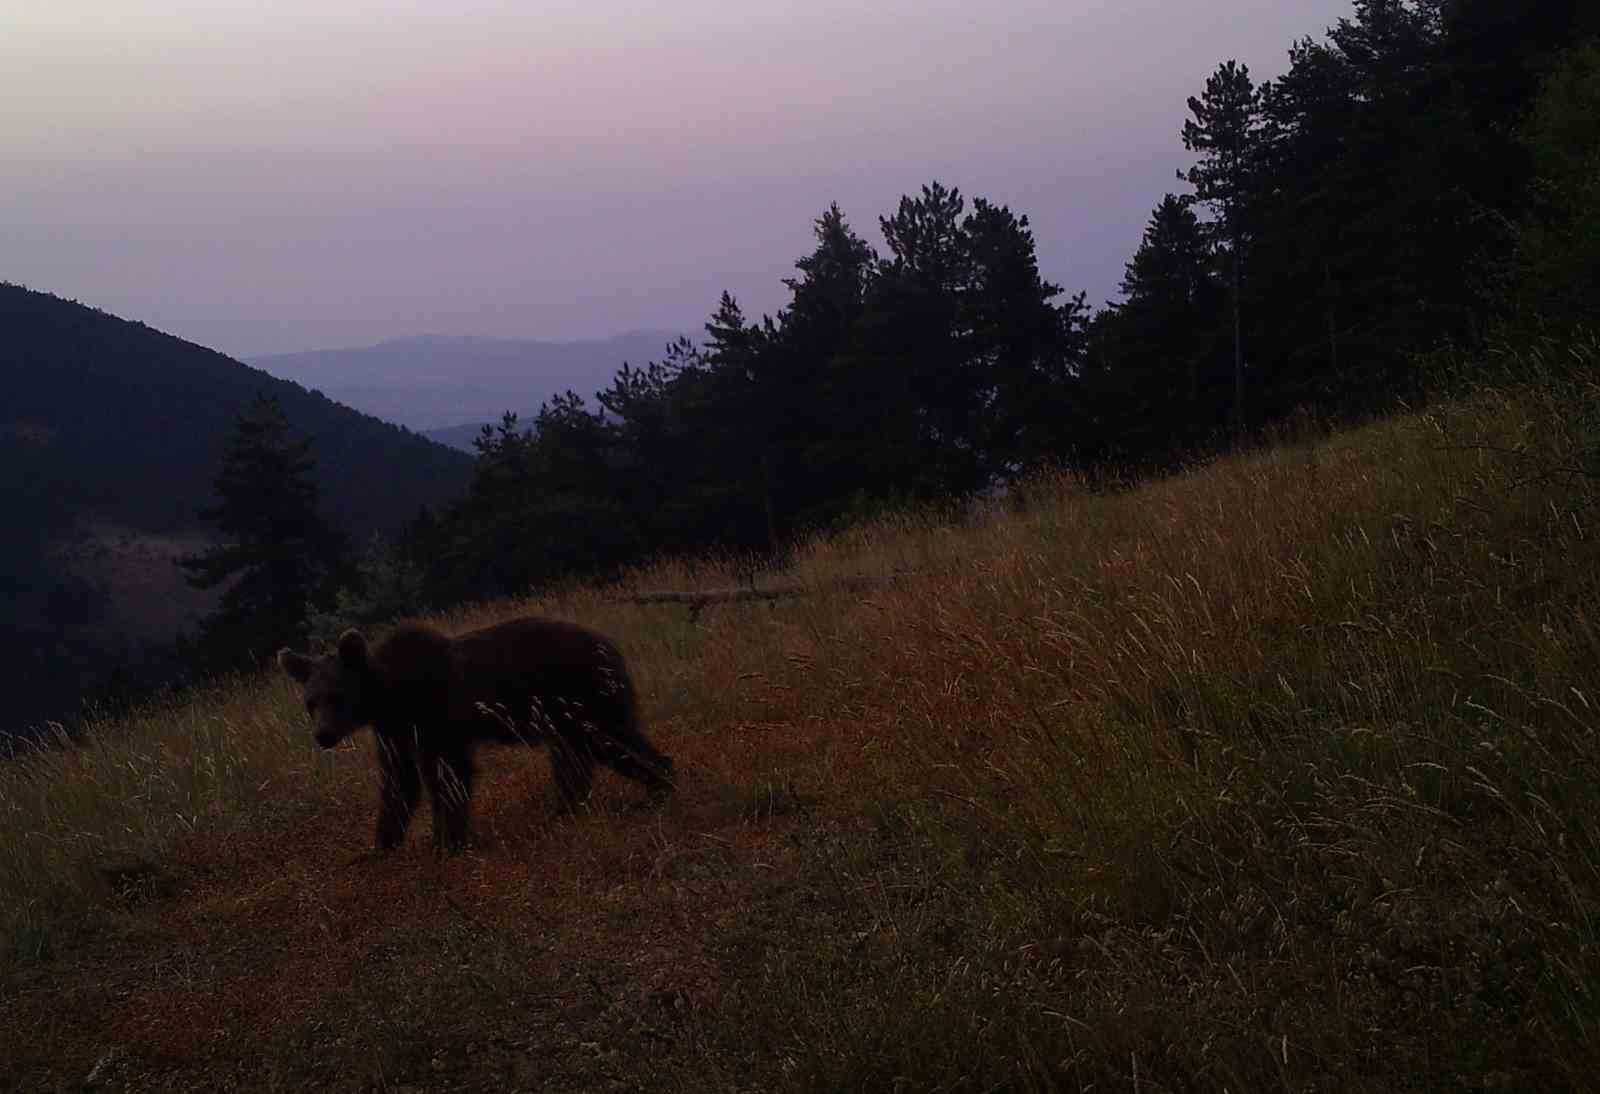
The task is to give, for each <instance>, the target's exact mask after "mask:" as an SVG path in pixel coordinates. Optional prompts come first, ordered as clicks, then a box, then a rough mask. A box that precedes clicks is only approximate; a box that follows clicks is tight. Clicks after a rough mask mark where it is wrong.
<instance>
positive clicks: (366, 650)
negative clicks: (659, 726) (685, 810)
mask: <svg viewBox="0 0 1600 1094" xmlns="http://www.w3.org/2000/svg"><path fill="white" fill-rule="evenodd" d="M278 664H279V665H280V666H282V668H283V671H284V672H286V673H288V674H289V675H290V676H292V677H293V678H294V679H295V680H297V681H299V682H300V684H301V685H302V686H303V691H304V693H305V702H306V713H307V714H309V715H310V716H311V722H312V735H313V737H314V738H315V740H316V742H317V744H319V745H321V746H322V747H323V748H332V747H333V746H334V745H336V744H338V743H339V742H340V741H342V740H344V739H345V738H346V737H348V736H350V734H352V733H354V732H355V731H356V730H358V729H360V728H362V727H363V726H371V727H372V730H373V735H374V736H375V737H376V738H377V746H378V748H377V752H378V775H379V787H380V795H381V805H380V807H379V810H378V836H377V846H378V849H379V850H380V851H387V850H389V849H391V848H393V847H395V846H397V845H398V844H399V843H400V842H401V840H403V839H404V838H405V834H406V827H407V825H408V824H410V822H411V814H412V813H413V812H415V811H416V808H417V801H418V799H419V798H420V796H421V792H422V787H424V786H426V787H427V788H428V800H429V802H430V803H431V804H432V807H433V830H434V846H435V847H436V849H438V850H439V851H453V850H456V849H458V848H460V847H461V846H462V844H463V843H464V842H465V841H466V839H467V825H468V812H469V806H470V803H471V798H472V777H473V752H474V750H475V749H476V748H477V746H478V745H479V744H480V743H482V742H501V743H517V742H520V743H524V744H541V743H548V744H549V745H550V766H551V769H552V771H554V773H555V780H556V787H557V789H558V790H559V791H560V792H561V799H562V802H563V803H564V805H565V806H566V808H567V809H568V810H576V809H577V808H579V807H580V806H582V805H583V804H584V803H585V802H586V801H587V800H588V797H589V788H590V786H591V785H592V783H593V780H594V765H595V764H596V763H601V764H604V765H605V766H607V767H609V768H611V769H612V770H613V771H616V772H619V773H620V774H623V775H626V776H628V777H629V778H631V779H636V780H638V781H639V782H641V783H643V784H644V785H645V786H647V787H649V789H650V792H651V795H652V796H653V797H662V796H665V795H666V794H667V793H669V792H670V791H671V790H672V783H673V767H672V759H671V757H669V756H663V755H662V754H661V753H659V752H657V751H656V750H655V749H654V748H653V747H652V746H651V745H650V743H649V742H648V741H646V740H645V738H644V735H643V733H641V732H640V729H639V713H638V699H637V697H636V695H635V693H634V687H633V681H632V680H631V679H629V677H628V669H627V666H626V665H625V664H624V663H623V659H622V654H621V653H620V652H618V650H617V648H616V647H615V646H614V645H612V644H611V643H610V642H609V641H608V640H607V639H605V638H604V637H602V636H601V635H598V634H596V633H595V632H593V631H591V630H587V629H585V628H583V627H580V626H577V625H576V624H573V623H562V622H558V621H556V620H553V619H535V618H525V619H514V620H511V621H510V622H507V623H500V624H497V625H496V626H493V627H485V628H483V629H482V630H476V631H470V632H468V633H467V634H463V635H461V636H459V637H457V638H446V637H445V636H444V635H442V634H440V633H439V632H438V631H435V630H432V629H430V628H428V627H423V626H419V625H415V624H410V625H406V626H403V627H400V628H398V629H397V630H395V631H394V632H393V633H392V634H390V635H389V636H388V637H387V638H384V639H383V640H382V641H380V642H377V643H375V644H374V645H372V646H368V645H367V640H366V639H365V638H363V637H362V635H361V632H359V631H355V630H349V631H346V632H345V633H344V634H343V635H342V636H341V637H340V638H339V645H338V648H337V650H336V651H335V652H334V653H331V654H328V655H327V656H326V657H319V658H312V657H304V656H302V655H300V654H298V653H295V652H293V651H292V650H288V649H284V650H280V651H279V653H278Z"/></svg>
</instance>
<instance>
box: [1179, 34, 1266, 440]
mask: <svg viewBox="0 0 1600 1094" xmlns="http://www.w3.org/2000/svg"><path fill="white" fill-rule="evenodd" d="M1189 112H1190V113H1191V114H1193V115H1194V117H1193V119H1191V120H1190V121H1187V122H1185V123H1184V125H1183V146H1184V147H1185V148H1187V149H1188V150H1189V151H1191V152H1197V153H1199V155H1200V161H1199V162H1198V163H1196V164H1195V165H1194V166H1193V167H1191V168H1190V169H1189V171H1188V173H1187V174H1182V175H1180V177H1182V178H1185V179H1187V180H1188V182H1189V184H1190V185H1191V186H1193V187H1194V189H1195V196H1196V197H1197V198H1198V199H1199V200H1200V201H1201V202H1203V203H1205V204H1207V205H1209V206H1211V209H1212V212H1213V214H1214V215H1215V217H1216V219H1215V220H1214V221H1213V222H1212V228H1213V232H1214V239H1215V241H1216V243H1217V244H1218V245H1219V248H1218V249H1219V250H1222V251H1225V252H1226V253H1227V256H1228V279H1229V283H1230V287H1231V289H1232V293H1233V429H1234V436H1235V438H1237V437H1239V436H1240V435H1241V434H1242V433H1243V432H1244V424H1245V412H1244V373H1245V357H1244V325H1243V321H1242V319H1241V311H1242V303H1241V299H1240V298H1241V295H1242V293H1243V284H1244V274H1243V268H1244V258H1245V249H1246V246H1247V244H1248V242H1249V232H1248V229H1247V216H1246V214H1247V210H1248V202H1249V198H1250V193H1251V187H1252V185H1253V183H1254V181H1255V178H1256V175H1257V173H1258V169H1259V166H1260V165H1259V162H1258V156H1259V153H1260V151H1261V147H1262V142H1261V96H1260V94H1259V93H1258V92H1257V91H1256V86H1255V84H1254V82H1252V81H1251V79H1250V69H1249V68H1248V66H1245V65H1241V64H1239V63H1238V62H1236V61H1227V62H1225V63H1224V64H1222V65H1220V66H1219V67H1218V68H1217V71H1216V72H1215V73H1213V74H1212V75H1211V76H1210V77H1209V78H1208V79H1207V80H1206V90H1205V93H1204V94H1203V95H1201V96H1200V97H1199V98H1198V99H1196V98H1190V99H1189Z"/></svg>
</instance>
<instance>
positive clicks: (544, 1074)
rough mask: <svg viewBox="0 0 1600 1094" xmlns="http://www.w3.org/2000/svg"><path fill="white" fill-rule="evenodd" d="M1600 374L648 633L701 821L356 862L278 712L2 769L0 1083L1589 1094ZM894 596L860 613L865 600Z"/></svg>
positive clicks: (323, 778) (702, 569)
mask: <svg viewBox="0 0 1600 1094" xmlns="http://www.w3.org/2000/svg"><path fill="white" fill-rule="evenodd" d="M1597 363H1600V360H1597V351H1596V349H1595V347H1593V346H1589V347H1580V348H1579V349H1577V350H1571V351H1569V350H1562V351H1561V352H1560V353H1559V354H1557V353H1554V352H1552V353H1550V354H1549V355H1548V356H1547V358H1546V359H1545V360H1544V361H1543V363H1542V364H1543V370H1542V371H1543V372H1544V375H1543V376H1542V377H1541V378H1539V379H1538V380H1537V381H1528V380H1527V379H1526V376H1527V375H1528V374H1529V373H1530V371H1531V370H1533V369H1534V367H1535V366H1538V365H1539V364H1540V362H1538V361H1537V360H1530V359H1529V358H1528V357H1524V358H1519V359H1518V360H1517V361H1515V362H1512V363H1510V364H1509V365H1508V367H1507V369H1506V372H1507V373H1508V374H1510V375H1521V376H1522V377H1523V379H1520V380H1517V381H1515V382H1513V381H1509V380H1508V381H1503V382H1497V383H1496V384H1495V385H1493V386H1479V387H1471V388H1468V389H1466V390H1463V391H1462V392H1461V393H1460V394H1459V396H1458V397H1456V398H1454V399H1453V400H1451V401H1449V402H1444V403H1440V404H1438V405H1436V406H1433V407H1431V408H1429V409H1426V410H1422V411H1417V412H1413V413H1409V414H1405V415H1402V416H1399V417H1396V418H1393V419H1390V420H1387V421H1383V422H1379V423H1375V424H1372V425H1370V426H1367V427H1365V428H1362V429H1359V430H1354V431H1350V432H1344V433H1339V434H1336V435H1332V436H1322V435H1318V434H1316V433H1314V432H1313V431H1310V430H1308V431H1307V432H1306V433H1305V434H1304V435H1299V436H1293V437H1285V438H1283V440H1282V442H1281V443H1279V444H1278V445H1276V446H1275V447H1272V448H1270V449H1266V450H1262V451H1258V452H1254V453H1250V454H1246V455H1241V456H1238V457H1233V458H1229V459H1223V460H1218V461H1216V462H1213V463H1209V464H1207V465H1205V466H1198V467H1194V468H1192V469H1190V470H1189V471H1187V472H1185V473H1183V474H1180V475H1178V476H1176V477H1173V478H1171V479H1168V480H1164V481H1161V482H1158V483H1154V484H1150V485H1145V486H1141V487H1138V488H1130V489H1128V490H1126V491H1122V492H1117V491H1110V492H1106V491H1096V492H1090V491H1086V490H1084V489H1082V488H1080V487H1079V486H1078V485H1077V484H1076V483H1075V482H1074V481H1073V480H1072V479H1070V478H1064V477H1063V478H1046V479H1040V480H1036V481H1034V482H1032V483H1030V484H1028V486H1027V487H1026V489H1025V490H1024V491H1023V492H1021V493H1020V494H1018V495H1016V496H1014V497H1013V498H1011V499H1009V500H1008V501H1007V502H1006V503H1004V504H1002V505H999V506H997V507H996V511H995V512H994V513H992V514H990V515H989V516H987V517H986V518H985V519H981V520H980V519H969V520H967V521H966V522H964V523H960V524H950V523H944V522H939V521H935V520H932V519H921V518H915V517H903V518H893V519H885V520H881V521H878V522H876V523H873V524H870V525H867V526H864V527H860V528H857V529H854V530H851V531H847V532H844V533H841V534H838V535H835V536H833V537H831V538H828V539H824V540H818V541H816V542H813V543H812V544H810V545H809V546H808V547H806V548H805V549H803V550H802V551H801V552H799V554H798V555H797V557H796V558H795V559H794V561H793V564H792V567H791V569H790V572H788V573H786V574H784V575H783V580H785V581H790V582H801V583H805V584H808V585H810V586H812V587H814V588H815V590H816V592H815V594H814V595H811V596H808V597H793V598H786V599H781V600H774V601H766V602H729V603H715V604H710V605H707V606H705V607H704V609H703V610H702V611H700V612H699V613H698V615H697V617H696V618H695V619H694V621H693V622H691V620H690V618H689V613H688V612H687V611H686V610H685V609H684V608H683V607H682V606H681V605H639V604H632V603H627V602H625V599H624V597H623V595H622V594H624V593H627V592H632V591H636V590H638V589H660V588H676V589H691V588H718V587H725V586H728V585H730V584H735V583H738V582H739V581H740V580H742V579H741V578H740V577H739V576H738V574H737V573H736V571H737V567H732V566H721V565H715V564H703V565H696V564H688V563H674V564H665V565H661V566H658V567H656V568H654V569H649V570H645V571H642V572H639V573H637V574H635V575H633V576H632V577H631V578H630V580H629V582H628V583H626V585H625V586H624V587H613V588H605V589H590V588H575V589H572V590H570V591H568V592H565V593H562V594H560V595H553V596H551V597H549V598H548V599H543V600H539V601H535V602H527V603H510V602H506V603H496V604H491V605H485V606H481V607H476V608H470V609H463V610H461V611H460V612H457V613H455V614H453V615H449V616H447V617H445V618H442V619H438V620H435V622H437V623H438V624H440V625H441V626H443V627H445V628H446V629H449V630H459V629H465V628H467V627H470V626H476V625H480V624H482V623H485V622H489V621H491V620H494V619H499V618H503V617H507V616H510V615H513V614H516V613H518V612H522V611H526V610H536V611H542V612H548V613H552V614H556V615H560V616H565V617H568V618H572V619H577V620H580V621H582V622H584V623H587V624H590V625H592V626H595V627H597V628H599V629H601V630H603V631H605V632H607V633H609V634H612V635H614V636H615V637H616V638H617V640H618V642H619V644H620V645H621V646H622V648H623V649H624V650H625V651H627V653H628V654H629V657H630V659H631V660H632V662H633V664H634V667H635V670H636V673H637V675H638V677H639V681H640V684H641V687H642V690H643V693H644V695H645V701H646V718H647V722H648V724H649V725H650V732H651V734H652V737H653V739H655V740H657V741H658V742H659V743H660V744H661V745H662V747H663V748H664V749H665V750H667V751H669V752H671V753H672V754H673V755H674V756H675V757H676V759H677V761H678V765H679V769H680V771H681V773H682V776H683V781H682V784H681V789H680V793H679V794H678V796H677V797H676V798H675V799H674V800H673V801H672V802H670V803H669V804H667V805H666V806H664V807H662V808H660V809H653V808H650V807H648V806H647V805H645V804H644V802H643V799H642V796H641V795H639V794H638V793H637V791H636V788H634V787H632V786H631V785H629V784H627V783H626V782H625V781H623V780H619V779H614V778H609V777H608V778H606V779H604V780H603V781H602V783H601V788H600V790H599V792H598V794H597V797H598V799H599V800H598V802H597V804H596V806H595V808H594V815H593V816H589V817H585V818H582V819H580V820H578V821H576V822H564V821H560V820H558V819H556V816H555V813H556V809H555V806H556V798H555V791H554V788H553V786H552V785H551V783H550V779H549V776H548V773H547V771H546V770H544V768H543V766H542V763H534V762H530V760H529V758H528V757H527V755H526V754H524V753H522V752H520V751H511V752H506V753H504V754H496V755H492V756H491V757H489V759H490V760H491V761H493V760H500V761H501V762H498V763H491V765H490V767H491V770H490V774H489V777H488V778H486V779H485V781H484V783H483V785H482V787H481V789H480V791H479V800H480V802H481V805H480V809H479V814H478V817H477V825H478V829H479V837H480V839H479V843H478V846H477V847H476V849H475V850H473V851H471V852H469V853H467V854H464V855H461V856H458V857H455V858H452V859H448V860H445V861H443V862H439V861H436V860H435V859H434V858H432V856H431V855H430V853H429V851H428V849H427V848H428V844H427V839H428V832H427V830H426V829H427V825H426V823H423V824H421V825H420V826H419V828H420V829H421V830H420V831H417V832H414V833H413V835H412V839H411V842H410V843H409V844H408V845H407V847H406V848H405V849H404V850H403V851H402V852H401V853H399V854H397V855H394V856H390V857H387V858H381V859H374V858H370V857H366V856H365V855H364V851H365V849H366V844H367V840H368V837H369V834H370V833H369V832H368V826H369V825H368V822H369V820H370V814H371V807H372V804H371V803H372V796H373V794H374V792H375V788H374V786H373V776H372V772H371V769H370V767H371V764H370V758H369V757H368V756H367V755H366V752H365V746H364V745H363V747H360V748H349V749H342V750H338V751H335V752H333V753H326V754H325V753H318V752H316V751H315V750H314V749H313V747H312V745H311V743H310V741H309V739H308V736H307V733H306V729H305V726H304V724H303V716H302V714H301V713H300V711H299V710H298V709H297V708H296V705H295V702H294V698H293V689H292V687H291V685H290V684H289V682H288V681H287V680H283V679H279V678H277V677H273V676H267V677H244V678H240V679H239V680H237V681H236V682H235V683H233V684H231V685H227V686H223V687H219V688H217V689H216V690H215V691H214V692H213V693H211V694H208V695H204V696H199V697H197V698H195V699H194V700H193V701H191V702H187V703H185V704H184V705H182V706H178V707H172V708H165V709H162V708H156V709H152V710H150V711H148V712H147V713H145V714H142V715H140V716H138V717H136V718H134V719H132V720H130V721H127V722H125V723H119V724H115V725H107V726H102V727H100V729H99V731H98V732H96V733H94V734H92V735H91V736H90V737H89V739H88V740H87V741H86V742H85V743H82V744H79V745H75V746H73V747H70V748H66V749H62V750H59V751H47V752H43V753H41V754H39V755H37V756H34V757H31V758H28V759H26V760H24V761H22V762H17V763H13V764H10V765H7V766H5V767H4V769H3V770H0V923H3V929H4V934H3V935H0V945H3V947H4V959H5V965H4V974H3V979H0V1061H4V1063H3V1064H0V1077H3V1078H4V1079H5V1080H6V1081H5V1082H4V1083H0V1085H4V1086H6V1087H15V1088H17V1089H57V1088H60V1089H66V1088H73V1089H76V1088H77V1087H78V1086H79V1085H80V1084H82V1083H84V1082H85V1081H86V1080H88V1081H90V1083H91V1085H94V1084H106V1085H121V1086H125V1087H127V1088H132V1089H172V1090H201V1089H222V1088H246V1089H304V1088H313V1089H329V1090H352V1091H354V1090H402V1089H412V1090H424V1089H426V1090H467V1089H472V1090H486V1089H497V1090H501V1089H503V1090H533V1089H552V1088H553V1089H651V1090H674V1089H676V1090H685V1091H689V1090H693V1091H703V1090H727V1091H734V1090H793V1091H824V1090H845V1089H885V1090H888V1089H894V1090H950V1091H957V1090H960V1091H980V1090H984V1091H987V1090H1000V1089H1005V1090H1062V1089H1065V1090H1075V1089H1091V1088H1092V1089H1102V1090H1106V1089H1137V1090H1141V1091H1156V1090H1218V1091H1220V1090H1233V1091H1241V1090H1272V1089H1283V1090H1302V1091H1303V1090H1329V1091H1332V1090H1340V1091H1347V1090H1373V1091H1377V1090H1395V1089H1427V1090H1449V1089H1461V1090H1483V1089H1503V1090H1533V1089H1541V1090H1557V1089H1580V1088H1583V1087H1585V1086H1587V1085H1589V1084H1590V1083H1592V1081H1593V1076H1594V1075H1595V1074H1597V1073H1600V1040H1597V1036H1596V1021H1597V1019H1600V999H1597V997H1596V994H1595V985H1596V984H1597V983H1600V957H1597V954H1600V938H1597V937H1596V926H1595V921H1594V918H1593V910H1594V909H1595V908H1596V907H1600V874H1597V868H1600V709H1597V704H1600V695H1597V693H1596V688H1597V680H1600V671H1597V670H1600V632H1597V630H1596V624H1595V622H1594V616H1595V610H1596V609H1595V604H1596V602H1597V597H1596V593H1597V584H1600V577H1597V575H1600V549H1597V547H1596V541H1595V530H1594V524H1595V516H1596V511H1595V500H1596V489H1597V483H1596V480H1595V477H1594V476H1595V473H1596V472H1597V471H1600V462H1597V460H1596V456H1597V453H1600V386H1597V385H1596V384H1595V382H1594V381H1593V379H1592V376H1593V375H1594V371H1593V370H1594V366H1595V365H1596V364H1597ZM861 576H868V577H877V578H882V579H884V580H882V581H881V582H880V583H878V584H876V585H875V586H873V587H871V588H868V589H865V590H864V589H863V588H862V586H861V584H860V583H859V582H856V583H848V582H841V581H840V580H839V579H841V578H857V577H861Z"/></svg>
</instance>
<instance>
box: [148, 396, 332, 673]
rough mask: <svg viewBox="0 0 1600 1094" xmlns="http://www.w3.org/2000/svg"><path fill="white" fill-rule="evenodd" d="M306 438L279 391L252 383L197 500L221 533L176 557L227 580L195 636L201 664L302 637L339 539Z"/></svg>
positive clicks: (238, 658) (247, 659)
mask: <svg viewBox="0 0 1600 1094" xmlns="http://www.w3.org/2000/svg"><path fill="white" fill-rule="evenodd" d="M315 465H316V461H315V460H314V459H313V458H312V456H311V441H310V440H309V439H303V440H299V441H293V440H291V439H290V437H289V423H288V421H287V420H286V419H285V418H284V416H283V410H282V408H280V407H279V405H278V401H277V400H276V399H275V398H273V397H272V396H270V395H268V394H266V393H265V392H260V393H257V395H256V398H255V401H254V402H253V403H252V404H251V406H250V408H249V409H248V410H246V411H245V412H244V413H243V414H241V415H240V417H239V419H238V421H237V423H236V424H235V426H234V432H233V435H232V436H231V437H230V438H229V439H228V442H227V447H226V448H225V450H224V452H223V456H222V467H221V469H220V470H219V471H218V472H217V477H216V480H215V483H214V489H215V491H216V496H217V499H218V500H217V504H216V505H213V506H209V507H206V508H203V509H201V510H200V516H201V519H203V520H205V521H207V522H208V523H210V524H213V525H215V526H216V528H217V530H218V531H219V532H220V533H221V537H222V540H223V542H222V543H221V544H220V545H218V546H216V547H213V548H211V549H209V550H207V551H204V552H202V553H200V554H198V555H190V556H187V557H185V558H182V559H179V560H178V565H179V566H180V567H182V568H183V569H184V570H186V571H188V574H189V576H188V578H187V580H188V582H189V584H190V585H193V586H194V587H195V588H197V589H211V588H215V587H217V586H219V585H222V586H226V588H225V591H224V592H223V594H222V601H221V604H220V605H219V606H218V608H217V610H216V611H215V612H214V613H212V614H211V615H210V616H208V617H207V618H206V619H205V620H203V621H202V624H201V630H200V635H199V638H198V640H197V641H196V642H194V643H193V644H192V655H193V659H194V660H195V662H196V665H197V667H199V668H201V669H203V670H206V671H215V670H219V669H226V668H233V667H237V666H241V665H245V664H249V663H251V662H255V661H260V660H261V659H262V658H263V657H266V656H269V655H270V654H271V653H272V652H273V651H275V650H277V649H278V648H280V647H282V646H284V645H288V644H292V643H297V642H299V641H300V640H301V639H302V638H303V637H304V626H305V617H306V612H307V609H308V606H309V604H310V602H311V600H312V599H313V597H314V595H315V594H316V592H317V591H318V589H319V586H321V585H322V584H323V582H324V581H325V579H326V578H328V577H329V576H330V575H331V573H332V571H333V568H334V565H335V563H336V560H337V555H338V539H337V537H336V536H335V535H334V533H333V532H332V531H331V530H330V529H329V528H328V526H327V525H326V524H325V523H324V522H323V520H322V518H321V516H320V515H319V513H318V511H317V498H318V493H319V491H318V488H317V486H316V483H315V482H313V481H312V471H313V469H314V467H315Z"/></svg>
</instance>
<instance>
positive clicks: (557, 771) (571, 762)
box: [550, 733, 594, 813]
mask: <svg viewBox="0 0 1600 1094" xmlns="http://www.w3.org/2000/svg"><path fill="white" fill-rule="evenodd" d="M550 773H551V774H552V775H554V776H555V780H556V790H557V791H559V792H560V794H561V806H562V808H563V809H564V810H565V811H566V812H568V813H576V812H577V811H578V810H579V809H580V808H582V807H583V806H585V805H587V804H589V791H590V789H591V788H592V787H593V786H594V754H593V752H592V751H591V750H590V749H589V747H588V742H587V741H582V740H580V741H576V742H574V741H571V740H569V739H568V738H567V737H566V736H565V735H563V734H561V733H556V734H554V735H553V736H552V737H551V738H550Z"/></svg>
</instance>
